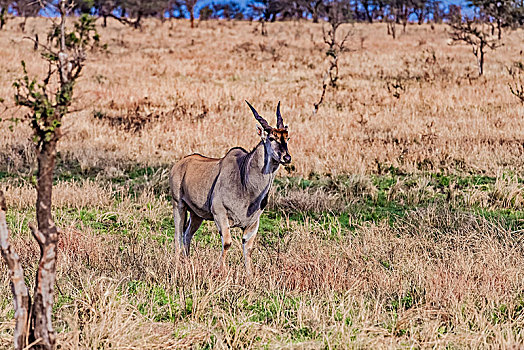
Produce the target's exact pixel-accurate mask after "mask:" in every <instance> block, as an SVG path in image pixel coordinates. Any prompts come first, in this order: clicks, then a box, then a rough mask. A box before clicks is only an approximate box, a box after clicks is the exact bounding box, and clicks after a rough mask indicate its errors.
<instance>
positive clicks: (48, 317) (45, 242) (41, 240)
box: [30, 128, 60, 350]
mask: <svg viewBox="0 0 524 350" xmlns="http://www.w3.org/2000/svg"><path fill="white" fill-rule="evenodd" d="M59 137H60V129H58V128H57V130H56V133H55V135H53V137H52V138H51V140H49V141H47V142H43V144H42V147H41V149H40V150H39V152H38V184H37V199H36V219H37V222H38V228H36V227H34V225H31V226H30V227H31V230H32V231H33V235H34V237H35V239H36V240H37V242H38V245H39V246H40V262H39V264H38V273H37V275H36V281H35V291H34V295H33V299H34V302H33V308H32V312H31V322H32V326H33V327H34V338H35V339H31V340H32V341H37V340H39V342H38V343H37V345H36V346H35V348H36V349H45V350H51V349H54V347H55V331H54V329H53V323H52V311H53V302H54V300H53V295H54V285H55V279H56V246H57V243H58V230H57V228H56V226H55V224H54V222H53V217H52V213H51V197H52V192H53V172H54V168H55V158H56V143H57V141H58V138H59Z"/></svg>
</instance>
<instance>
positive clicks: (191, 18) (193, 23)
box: [189, 7, 195, 28]
mask: <svg viewBox="0 0 524 350" xmlns="http://www.w3.org/2000/svg"><path fill="white" fill-rule="evenodd" d="M189 20H190V21H191V28H195V14H194V13H193V7H191V9H190V10H189Z"/></svg>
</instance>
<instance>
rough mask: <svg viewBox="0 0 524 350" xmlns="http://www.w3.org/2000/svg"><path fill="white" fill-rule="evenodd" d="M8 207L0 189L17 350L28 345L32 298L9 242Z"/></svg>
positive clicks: (0, 228)
mask: <svg viewBox="0 0 524 350" xmlns="http://www.w3.org/2000/svg"><path fill="white" fill-rule="evenodd" d="M6 212H7V207H6V205H5V199H4V194H3V193H2V191H0V248H1V249H2V257H3V258H4V260H5V262H6V263H7V268H8V269H9V277H10V279H11V292H12V293H13V299H14V309H15V331H14V335H13V338H14V339H13V341H14V348H15V350H22V349H24V348H25V347H26V345H27V339H28V328H29V322H28V320H29V310H30V308H31V298H30V296H29V290H28V289H27V286H26V284H25V281H24V270H23V269H22V265H21V264H20V257H19V256H18V254H17V253H16V252H15V251H14V250H13V247H12V246H11V244H10V243H9V230H8V229H7V222H6Z"/></svg>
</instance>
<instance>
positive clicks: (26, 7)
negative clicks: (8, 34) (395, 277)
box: [12, 0, 41, 32]
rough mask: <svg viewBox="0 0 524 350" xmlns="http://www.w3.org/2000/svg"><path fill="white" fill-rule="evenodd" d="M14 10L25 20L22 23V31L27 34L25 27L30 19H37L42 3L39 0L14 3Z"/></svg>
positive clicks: (23, 0) (20, 0)
mask: <svg viewBox="0 0 524 350" xmlns="http://www.w3.org/2000/svg"><path fill="white" fill-rule="evenodd" d="M12 7H13V9H14V10H15V11H16V14H17V15H18V16H20V17H23V18H24V21H23V22H22V23H20V29H22V31H23V32H25V25H26V23H27V19H28V18H29V17H35V16H36V15H38V12H39V11H40V9H41V6H40V2H39V1H37V0H18V1H15V2H13V3H12Z"/></svg>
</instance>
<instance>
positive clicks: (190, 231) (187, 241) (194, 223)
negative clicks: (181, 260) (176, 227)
mask: <svg viewBox="0 0 524 350" xmlns="http://www.w3.org/2000/svg"><path fill="white" fill-rule="evenodd" d="M203 220H204V219H202V218H201V217H200V216H198V215H196V214H195V213H194V212H193V211H190V212H189V224H188V225H187V228H186V231H185V233H184V252H185V254H186V256H189V249H190V246H191V239H192V238H193V235H194V234H195V232H197V230H198V228H199V227H200V225H202V221H203Z"/></svg>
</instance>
